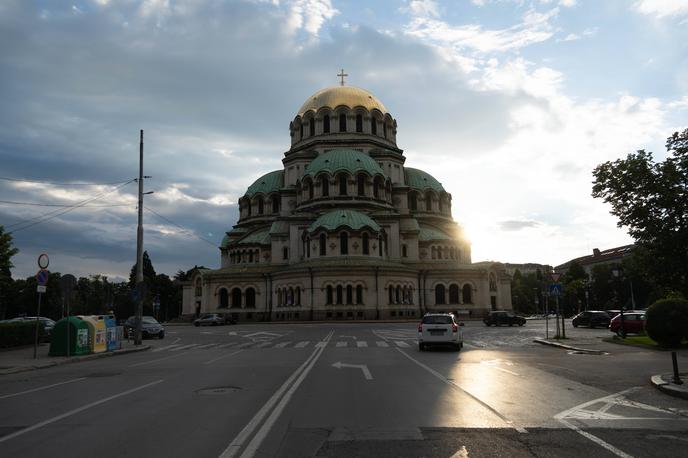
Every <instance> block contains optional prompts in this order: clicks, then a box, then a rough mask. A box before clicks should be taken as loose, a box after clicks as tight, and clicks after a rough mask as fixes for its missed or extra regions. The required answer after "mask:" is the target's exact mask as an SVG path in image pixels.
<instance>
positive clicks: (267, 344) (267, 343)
mask: <svg viewBox="0 0 688 458" xmlns="http://www.w3.org/2000/svg"><path fill="white" fill-rule="evenodd" d="M270 345H272V341H270V340H268V341H267V342H263V343H259V344H257V345H254V346H253V347H252V348H265V347H268V346H270Z"/></svg>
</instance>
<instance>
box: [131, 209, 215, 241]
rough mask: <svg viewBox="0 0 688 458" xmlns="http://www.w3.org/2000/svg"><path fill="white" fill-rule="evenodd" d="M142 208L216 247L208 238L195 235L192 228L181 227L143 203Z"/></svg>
mask: <svg viewBox="0 0 688 458" xmlns="http://www.w3.org/2000/svg"><path fill="white" fill-rule="evenodd" d="M143 208H145V209H146V210H148V211H149V212H151V213H153V214H154V215H155V216H157V217H158V218H160V219H162V220H164V221H166V222H168V223H170V224H172V225H174V226H177V227H178V228H179V229H181V230H182V231H184V232H185V233H187V234H189V235H191V236H193V237H196V238H197V239H199V240H202V241H204V242H205V243H207V244H208V245H211V246H212V247H214V248H217V244H215V243H213V242H211V241H210V240H207V239H204V238H203V237H201V236H200V235H196V233H194V232H193V231H192V230H190V229H187V228H185V227H183V226H181V225H179V224H177V223H175V222H174V221H172V220H171V219H169V218H165V217H164V216H162V215H161V214H160V213H158V212H156V211H155V210H151V209H150V208H148V207H146V206H145V205H144V206H143Z"/></svg>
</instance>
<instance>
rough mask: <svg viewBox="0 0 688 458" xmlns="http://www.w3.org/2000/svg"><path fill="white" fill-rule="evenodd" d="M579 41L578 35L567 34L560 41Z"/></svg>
mask: <svg viewBox="0 0 688 458" xmlns="http://www.w3.org/2000/svg"><path fill="white" fill-rule="evenodd" d="M580 39H581V36H580V35H576V34H575V33H569V34H568V35H566V36H565V37H564V38H563V39H562V40H561V41H576V40H580Z"/></svg>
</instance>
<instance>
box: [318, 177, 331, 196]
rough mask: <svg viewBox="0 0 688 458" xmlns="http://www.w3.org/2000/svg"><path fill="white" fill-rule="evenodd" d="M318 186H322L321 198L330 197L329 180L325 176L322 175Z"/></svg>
mask: <svg viewBox="0 0 688 458" xmlns="http://www.w3.org/2000/svg"><path fill="white" fill-rule="evenodd" d="M320 185H321V186H322V195H323V197H328V196H329V195H330V180H329V179H328V178H327V176H324V175H323V176H322V177H321V178H320Z"/></svg>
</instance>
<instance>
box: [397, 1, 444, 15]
mask: <svg viewBox="0 0 688 458" xmlns="http://www.w3.org/2000/svg"><path fill="white" fill-rule="evenodd" d="M401 10H402V11H403V12H408V13H409V14H411V15H413V16H418V17H435V18H436V17H439V15H440V13H439V8H438V7H437V3H436V2H435V1H434V0H411V1H410V2H409V4H408V6H407V7H402V8H401Z"/></svg>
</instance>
